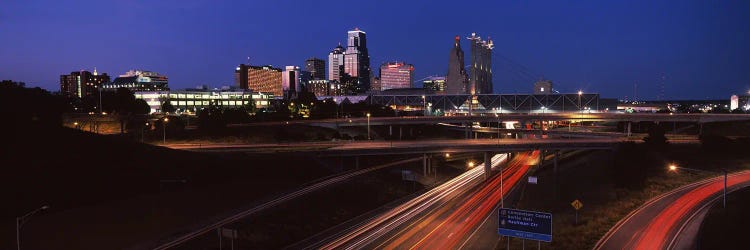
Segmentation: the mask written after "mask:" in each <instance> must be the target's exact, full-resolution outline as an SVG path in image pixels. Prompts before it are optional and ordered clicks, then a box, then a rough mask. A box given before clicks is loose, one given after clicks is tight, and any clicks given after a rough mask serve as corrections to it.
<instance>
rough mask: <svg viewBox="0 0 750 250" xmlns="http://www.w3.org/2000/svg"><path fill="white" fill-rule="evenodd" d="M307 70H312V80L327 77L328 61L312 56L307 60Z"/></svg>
mask: <svg viewBox="0 0 750 250" xmlns="http://www.w3.org/2000/svg"><path fill="white" fill-rule="evenodd" d="M305 71H307V72H310V79H311V80H324V79H326V62H325V61H323V59H318V58H314V57H313V58H310V59H307V60H305Z"/></svg>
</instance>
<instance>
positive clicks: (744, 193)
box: [698, 188, 750, 249]
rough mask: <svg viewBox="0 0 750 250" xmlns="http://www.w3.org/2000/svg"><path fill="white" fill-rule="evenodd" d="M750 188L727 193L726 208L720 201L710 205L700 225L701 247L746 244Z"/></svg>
mask: <svg viewBox="0 0 750 250" xmlns="http://www.w3.org/2000/svg"><path fill="white" fill-rule="evenodd" d="M749 209H750V188H745V189H742V190H738V191H735V192H732V193H730V194H728V195H727V208H726V209H724V208H723V206H722V203H721V201H719V202H717V203H716V204H714V205H713V206H712V207H711V210H709V212H708V214H707V215H706V218H705V219H704V220H703V225H701V229H700V233H699V235H698V237H699V238H698V242H699V246H700V248H701V249H739V248H744V247H742V246H745V245H746V244H747V239H746V237H747V234H748V233H749V232H750V228H748V225H750V213H748V212H747V211H749Z"/></svg>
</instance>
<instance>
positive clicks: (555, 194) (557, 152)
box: [552, 150, 560, 200]
mask: <svg viewBox="0 0 750 250" xmlns="http://www.w3.org/2000/svg"><path fill="white" fill-rule="evenodd" d="M554 154H555V157H553V158H552V174H553V177H552V181H553V183H552V196H553V197H554V199H555V200H557V198H558V197H559V195H558V193H559V191H558V189H559V188H558V185H557V178H558V177H557V158H558V157H559V156H560V150H555V153H554Z"/></svg>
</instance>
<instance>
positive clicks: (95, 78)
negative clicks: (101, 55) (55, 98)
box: [60, 69, 110, 98]
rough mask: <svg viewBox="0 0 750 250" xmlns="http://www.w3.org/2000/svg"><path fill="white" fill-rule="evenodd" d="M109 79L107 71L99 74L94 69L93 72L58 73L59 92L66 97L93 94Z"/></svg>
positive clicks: (80, 96)
mask: <svg viewBox="0 0 750 250" xmlns="http://www.w3.org/2000/svg"><path fill="white" fill-rule="evenodd" d="M109 80H110V78H109V76H108V75H107V73H104V74H101V75H99V73H98V72H96V69H94V73H91V72H88V71H85V70H81V71H74V72H70V75H60V93H62V94H63V95H65V96H67V97H74V96H75V97H78V98H82V97H85V96H89V95H93V94H94V93H95V92H97V91H99V88H100V87H102V86H103V85H104V84H106V83H108V82H109Z"/></svg>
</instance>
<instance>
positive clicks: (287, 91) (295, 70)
mask: <svg viewBox="0 0 750 250" xmlns="http://www.w3.org/2000/svg"><path fill="white" fill-rule="evenodd" d="M281 89H282V91H284V98H286V99H291V98H292V97H293V96H295V95H296V94H297V92H299V91H300V68H299V67H297V66H286V67H285V68H284V72H283V73H282V74H281Z"/></svg>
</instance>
